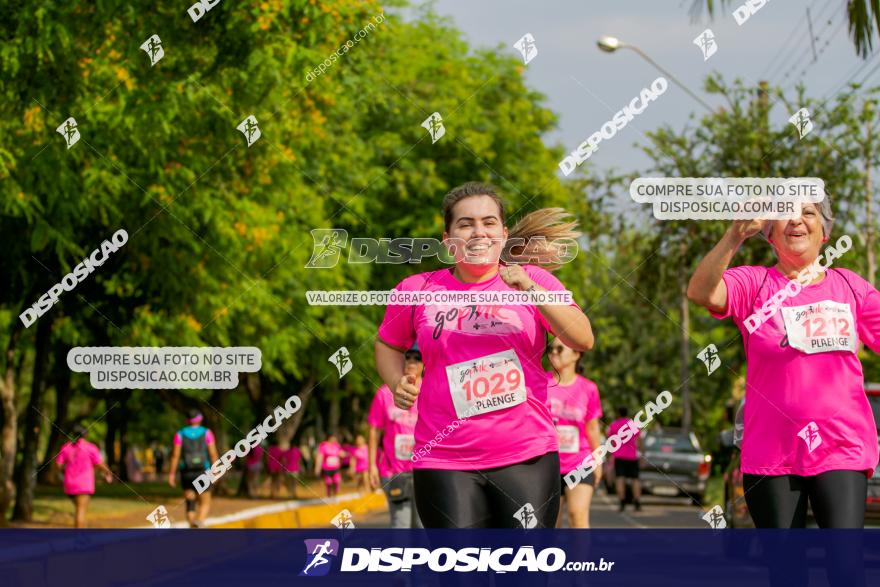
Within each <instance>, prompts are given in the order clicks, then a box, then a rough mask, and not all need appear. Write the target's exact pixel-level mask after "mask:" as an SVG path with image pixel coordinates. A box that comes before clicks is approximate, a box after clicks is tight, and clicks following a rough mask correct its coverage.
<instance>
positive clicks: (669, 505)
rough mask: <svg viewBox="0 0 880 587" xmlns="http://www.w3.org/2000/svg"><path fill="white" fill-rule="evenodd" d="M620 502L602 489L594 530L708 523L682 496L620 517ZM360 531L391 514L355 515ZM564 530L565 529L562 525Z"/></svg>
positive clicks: (649, 500)
mask: <svg viewBox="0 0 880 587" xmlns="http://www.w3.org/2000/svg"><path fill="white" fill-rule="evenodd" d="M617 508H618V506H617V499H616V498H610V497H608V496H607V495H606V494H605V491H604V490H601V489H600V490H599V492H598V493H597V495H596V496H595V497H594V498H593V506H592V507H591V508H590V522H591V524H592V527H594V528H702V527H706V522H704V521H703V520H701V519H700V516H702V515H703V512H702V511H700V509H699V508H697V507H695V506H693V505H691V503H690V501H689V500H688V499H686V498H683V497H678V498H676V497H655V496H651V495H648V496H643V497H642V511H641V512H634V511H633V509H632V506H627V508H626V510H625V511H624V512H623V513H622V514H621V513H618V511H617ZM354 523H355V525H356V526H357V527H358V528H387V527H388V512H387V511H381V512H374V513H372V514H364V515H361V516H355V520H354ZM563 527H565V526H563Z"/></svg>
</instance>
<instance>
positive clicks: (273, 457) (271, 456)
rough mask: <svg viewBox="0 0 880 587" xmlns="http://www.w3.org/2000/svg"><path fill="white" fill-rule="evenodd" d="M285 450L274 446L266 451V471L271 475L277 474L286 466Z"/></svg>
mask: <svg viewBox="0 0 880 587" xmlns="http://www.w3.org/2000/svg"><path fill="white" fill-rule="evenodd" d="M284 452H285V451H284V450H283V449H282V448H281V447H280V446H278V445H273V446H270V447H269V450H268V451H266V454H267V458H266V470H267V471H269V472H270V473H277V472H278V471H280V470H281V468H282V467H283V466H284V459H285V454H284Z"/></svg>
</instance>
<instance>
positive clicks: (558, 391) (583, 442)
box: [547, 372, 602, 474]
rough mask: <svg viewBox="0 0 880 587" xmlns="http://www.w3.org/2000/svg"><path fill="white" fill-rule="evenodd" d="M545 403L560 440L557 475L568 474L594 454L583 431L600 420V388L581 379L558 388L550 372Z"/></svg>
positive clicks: (579, 377)
mask: <svg viewBox="0 0 880 587" xmlns="http://www.w3.org/2000/svg"><path fill="white" fill-rule="evenodd" d="M547 401H548V404H549V406H550V414H552V415H553V419H554V421H555V423H556V435H557V438H558V439H559V468H560V472H561V473H562V474H565V473H569V472H571V471H573V470H574V469H577V468H578V466H580V464H581V463H582V462H583V460H584V458H585V457H586V456H587V455H588V454H590V453H592V452H593V449H592V448H591V447H590V441H589V439H588V438H587V430H586V428H587V422H589V421H590V420H593V419H595V418H600V417H602V405H601V404H600V403H599V388H598V387H597V386H596V384H595V383H593V382H592V381H590V380H589V379H587V378H586V377H581V376H580V375H576V376H575V380H574V381H573V382H572V383H570V384H569V385H560V384H559V383H557V382H556V376H555V374H554V373H552V372H551V373H547Z"/></svg>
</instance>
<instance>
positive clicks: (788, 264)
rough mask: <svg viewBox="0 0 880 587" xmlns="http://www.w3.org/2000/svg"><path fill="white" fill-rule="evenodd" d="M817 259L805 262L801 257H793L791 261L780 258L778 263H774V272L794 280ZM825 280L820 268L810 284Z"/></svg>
mask: <svg viewBox="0 0 880 587" xmlns="http://www.w3.org/2000/svg"><path fill="white" fill-rule="evenodd" d="M816 259H817V257H814V258H813V259H811V260H806V259H804V258H802V257H795V258H792V259H784V258H782V257H780V259H779V261H778V262H777V263H776V270H777V271H779V272H780V273H781V274H783V275H784V276H785V277H787V278H788V279H795V278H797V276H798V275H799V274H800V272H801V271H803V270H804V269H806V268H807V267H809V266H810V265H811V264H812V263H813V262H814V261H815V260H816ZM824 278H825V272H824V271H822V270H821V268H820V269H819V270H818V271H817V272H816V276H815V277H814V278H813V279H812V280H811V281H810V283H811V284H812V283H817V282H819V281H822V280H823V279H824Z"/></svg>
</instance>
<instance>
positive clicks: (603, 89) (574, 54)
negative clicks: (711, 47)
mask: <svg viewBox="0 0 880 587" xmlns="http://www.w3.org/2000/svg"><path fill="white" fill-rule="evenodd" d="M718 3H719V2H718V1H717V0H716V4H718ZM691 6H692V1H691V0H615V1H614V2H600V1H598V0H578V1H572V0H503V1H502V0H436V1H435V2H434V10H435V11H436V12H437V13H438V14H440V15H443V16H447V17H449V18H451V19H452V21H453V22H454V24H455V26H456V27H457V28H458V29H459V30H461V31H462V32H463V34H464V37H465V39H467V40H468V42H469V43H470V45H471V46H472V47H490V48H491V47H498V46H499V45H500V46H501V47H500V50H501V51H510V52H511V54H512V55H514V56H519V53H518V52H517V51H516V49H514V48H513V44H514V43H515V42H516V41H517V40H518V39H519V38H520V37H522V36H523V35H524V34H525V33H531V35H532V36H533V37H534V38H535V45H536V46H537V49H538V54H537V56H535V57H534V58H533V59H532V60H531V61H530V62H529V63H528V65H526V82H527V84H528V85H529V86H530V87H532V88H534V89H536V90H538V91H540V92H542V93H543V94H544V95H546V96H547V102H546V106H547V107H549V108H550V109H551V110H553V111H554V112H556V113H557V115H558V116H559V128H558V129H557V130H555V131H553V132H551V133H549V134H548V135H547V136H546V137H545V140H546V142H547V143H548V144H554V143H557V142H559V143H561V144H562V145H563V147H564V148H565V150H566V152H570V151H572V150H574V149H575V148H576V147H577V146H578V145H579V144H580V143H581V142H583V141H584V140H586V138H587V137H588V136H590V135H591V134H592V133H594V132H596V131H598V130H599V129H600V127H601V126H602V125H603V124H605V122H607V121H609V120H611V118H612V116H613V115H614V113H615V112H617V111H618V110H620V109H621V108H622V107H623V106H624V105H625V104H629V102H630V101H631V100H632V99H633V98H635V97H636V96H638V95H639V92H640V91H641V90H642V89H643V88H645V87H647V86H649V85H650V84H651V82H652V81H653V80H654V79H656V78H657V77H658V76H659V75H662V74H661V72H659V71H658V70H657V69H655V68H654V67H653V66H652V65H651V64H649V63H648V62H646V61H645V60H644V59H642V57H640V56H639V55H638V54H637V53H636V52H634V51H632V50H629V49H620V50H618V51H617V52H615V53H610V54H609V53H605V52H602V51H600V50H599V49H598V47H597V46H596V40H597V39H598V38H599V37H600V36H602V35H611V36H615V37H618V38H619V39H620V40H621V41H623V42H626V43H628V44H632V45H635V46H637V47H638V48H639V49H641V50H642V51H643V52H644V53H646V54H647V55H648V56H650V57H651V58H652V59H653V60H654V61H656V62H657V63H658V64H659V65H660V66H661V67H664V68H665V69H667V70H668V71H669V72H670V73H671V74H672V75H673V76H675V77H676V78H677V79H678V80H680V81H681V83H682V84H684V85H685V86H687V87H688V88H689V89H690V90H691V91H692V92H694V93H695V94H697V95H698V96H699V97H700V98H702V100H703V101H704V102H707V103H708V105H709V106H711V107H713V108H717V107H718V106H721V105H722V100H723V99H722V98H721V97H720V96H717V95H710V94H707V93H706V92H705V91H704V90H703V81H704V79H705V77H706V76H707V75H708V74H709V73H711V72H713V71H717V72H719V73H721V74H722V75H723V77H724V79H725V80H726V81H727V82H732V81H733V80H734V79H735V78H741V79H742V80H743V81H744V82H745V83H747V84H754V85H756V84H757V82H758V80H767V81H769V82H770V83H771V85H773V84H779V85H782V86H783V87H788V86H791V87H792V89H791V90H790V91H789V92H787V95H788V96H790V97H791V98H792V99H793V98H794V97H795V94H794V89H793V86H794V84H795V83H796V82H797V81H798V80H801V79H802V80H803V82H804V84H805V86H806V88H807V95H808V96H812V97H816V98H825V97H827V96H829V95H833V94H834V91H835V90H836V89H838V88H839V87H840V86H841V84H843V83H844V82H845V81H846V80H847V79H853V80H854V81H861V80H862V79H863V78H865V79H868V81H869V85H870V82H872V81H876V80H877V79H878V77H880V74H878V73H876V72H875V66H877V65H880V59H875V57H876V53H872V54H871V55H870V56H869V58H868V61H867V62H865V61H863V60H862V59H860V58H859V57H858V56H857V55H856V53H855V49H854V47H853V45H852V42H851V41H850V39H849V37H848V33H847V26H846V19H845V16H846V14H845V12H846V11H845V3H844V2H842V1H840V0H773V1H768V2H767V3H766V4H765V5H764V6H763V7H761V8H760V9H759V10H758V11H757V12H755V13H754V14H752V15H750V16H749V17H748V19H747V20H746V21H745V22H744V23H743V24H742V25H738V24H737V22H736V19H735V18H734V17H733V15H732V12H733V11H734V9H736V8H737V7H738V6H739V2H738V1H737V0H734V2H733V3H730V4H729V6H725V8H724V9H723V10H722V11H720V12H717V13H716V15H715V17H714V19H712V20H710V19H709V17H708V14H707V13H706V11H705V10H704V11H703V14H702V17H701V18H699V19H698V20H696V21H694V20H693V19H692V17H691V15H690V9H691ZM808 8H809V11H810V16H811V19H810V20H811V22H812V35H811V33H810V28H809V25H808V19H807V9H808ZM707 28H710V29H711V30H712V32H713V34H714V37H715V42H716V44H717V51H716V52H715V53H714V54H713V55H712V56H711V57H710V58H709V59H708V60H704V58H703V53H702V51H701V49H700V48H699V47H698V46H697V45H695V44H694V43H693V41H694V39H696V38H697V37H698V36H699V35H700V34H701V33H702V32H703V31H704V30H705V29H707ZM811 36H812V37H814V38H815V39H816V40H815V41H814V43H815V51H816V55H817V57H818V59H816V60H815V61H814V56H813V55H814V54H813V46H812V45H813V43H811V41H810V39H811ZM804 70H805V72H804ZM802 72H804V73H803V75H801V74H802ZM786 74H788V77H786ZM669 81H670V84H669V88H668V90H667V91H666V92H665V93H663V94H662V95H661V96H659V97H658V98H657V99H656V100H655V101H654V102H651V103H650V105H649V106H648V107H647V108H646V109H645V110H644V112H642V113H641V114H639V115H638V116H636V117H635V118H634V119H633V120H632V121H630V123H629V124H627V126H626V127H625V128H623V129H622V130H620V131H619V132H617V134H616V135H615V136H614V137H613V138H612V139H609V140H603V141H602V142H601V143H600V148H599V150H598V151H596V152H595V153H594V154H593V155H592V156H591V157H590V158H589V160H588V163H589V164H590V165H592V166H593V167H594V168H595V169H597V170H599V171H602V170H609V169H612V168H614V169H617V170H618V171H634V170H644V169H646V168H648V166H649V163H650V160H649V159H648V157H647V156H646V155H644V154H643V153H642V152H641V151H640V150H639V149H638V148H637V147H635V146H634V144H635V143H639V144H647V138H646V136H645V135H644V133H646V132H649V131H651V130H654V129H656V128H658V127H660V126H662V125H665V124H668V125H670V126H672V128H673V129H681V128H683V127H685V126H686V125H687V124H688V120H689V117H690V116H691V115H692V114H697V115H699V114H701V113H703V112H705V109H704V106H702V105H701V104H700V103H699V102H697V101H696V100H694V99H693V98H692V97H690V96H689V95H688V94H687V93H685V92H684V91H683V90H681V89H680V88H679V87H678V86H676V85H675V84H674V83H672V80H669ZM792 114H794V112H787V111H786V110H785V107H784V106H783V105H782V104H779V105H777V106H776V107H775V108H773V110H772V111H771V114H770V116H771V124H776V125H780V126H781V125H784V124H787V121H788V118H789V117H790V116H791V115H792ZM815 122H816V123H818V122H819V121H818V120H816V121H815ZM559 175H560V177H562V174H561V173H560V174H559Z"/></svg>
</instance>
